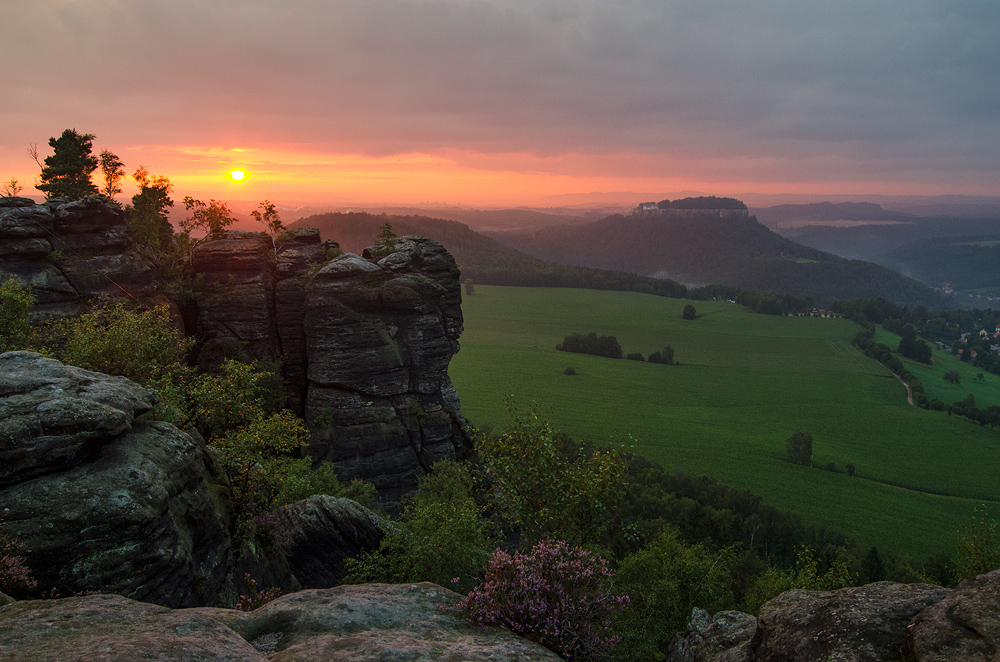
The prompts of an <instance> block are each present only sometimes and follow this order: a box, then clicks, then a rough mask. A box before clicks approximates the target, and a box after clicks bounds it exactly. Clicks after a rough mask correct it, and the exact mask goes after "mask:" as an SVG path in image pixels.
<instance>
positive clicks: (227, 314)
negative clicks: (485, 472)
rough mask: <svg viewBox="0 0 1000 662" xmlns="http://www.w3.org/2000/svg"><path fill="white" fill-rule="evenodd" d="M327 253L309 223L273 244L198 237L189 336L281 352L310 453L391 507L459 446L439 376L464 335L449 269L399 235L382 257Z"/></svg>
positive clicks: (455, 405) (458, 429) (455, 412)
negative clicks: (196, 289) (370, 486)
mask: <svg viewBox="0 0 1000 662" xmlns="http://www.w3.org/2000/svg"><path fill="white" fill-rule="evenodd" d="M334 253H339V250H338V247H337V244H336V243H335V242H322V241H321V240H320V236H319V232H318V231H317V230H315V229H313V228H308V229H298V230H294V231H292V232H291V233H289V234H288V235H285V236H283V237H282V238H281V240H280V241H279V242H278V246H277V249H274V248H273V245H272V244H271V240H270V238H269V237H267V236H266V235H262V234H259V233H245V232H230V233H228V234H227V237H226V238H225V239H221V240H217V241H211V242H206V243H204V244H201V245H200V246H198V247H197V248H195V250H194V252H193V256H192V261H191V268H192V271H193V272H194V273H195V274H196V278H200V279H201V287H202V289H201V292H200V293H198V294H197V295H196V296H195V301H194V305H195V306H196V313H195V315H194V317H195V318H196V324H195V327H194V328H195V333H196V334H197V335H198V336H199V337H200V338H201V339H202V340H211V339H219V338H235V339H237V340H240V341H242V342H243V343H245V345H246V348H247V350H248V351H249V352H250V354H251V355H252V356H254V357H255V358H264V359H274V358H278V357H280V358H281V359H282V360H283V362H284V368H285V376H286V380H287V382H288V385H289V389H290V392H291V405H292V407H293V409H296V410H297V411H299V412H300V413H303V414H304V416H305V419H306V422H307V423H308V425H309V427H310V428H311V429H312V431H313V443H312V445H311V447H310V449H309V452H310V454H311V455H312V457H313V458H314V459H315V460H316V461H317V462H319V461H327V460H328V461H332V462H334V463H335V464H336V465H337V468H338V474H339V475H340V476H341V478H342V479H344V480H348V481H349V480H352V479H354V478H360V479H363V480H367V481H370V482H372V483H374V484H375V486H376V487H377V488H378V490H379V494H380V496H381V497H382V498H383V499H384V500H385V501H386V502H388V503H392V502H396V501H398V500H399V498H400V497H401V496H402V495H404V494H406V493H408V492H412V491H413V490H414V489H415V488H416V484H417V477H418V476H419V475H420V474H422V473H424V472H426V471H427V470H428V469H429V468H430V466H431V465H432V464H433V463H434V462H435V461H437V460H439V459H442V458H450V459H455V458H459V457H462V456H463V455H464V454H465V453H466V452H467V450H468V449H469V448H470V447H471V441H470V439H469V436H468V433H467V432H466V431H465V427H466V425H467V422H466V421H465V419H464V418H463V417H462V414H461V410H460V404H459V399H458V395H457V394H456V393H455V389H454V387H453V386H452V384H451V381H450V380H449V378H448V363H449V361H450V360H451V357H452V356H454V354H455V352H457V351H458V337H459V336H460V335H461V333H462V310H461V291H460V286H459V280H458V278H459V272H458V268H457V267H456V265H455V261H454V259H453V258H452V257H451V255H450V254H448V252H447V251H445V250H444V248H443V247H442V246H441V245H440V244H438V243H437V242H435V241H432V240H430V239H425V238H423V237H418V236H410V237H400V238H397V239H396V240H395V244H394V250H393V252H391V253H390V254H388V255H385V256H382V257H379V256H373V255H372V254H371V253H368V255H369V256H368V257H362V256H359V255H354V254H351V253H344V254H339V255H337V256H336V257H334V258H333V259H330V255H331V254H334ZM321 265H325V266H323V267H322V268H321V269H320V268H319V267H320V266H321Z"/></svg>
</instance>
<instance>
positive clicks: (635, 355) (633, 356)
mask: <svg viewBox="0 0 1000 662" xmlns="http://www.w3.org/2000/svg"><path fill="white" fill-rule="evenodd" d="M625 358H626V359H628V360H629V361H645V360H646V357H645V356H643V355H642V354H641V353H640V352H629V354H628V355H627V356H626V357H625Z"/></svg>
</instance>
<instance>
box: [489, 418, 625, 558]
mask: <svg viewBox="0 0 1000 662" xmlns="http://www.w3.org/2000/svg"><path fill="white" fill-rule="evenodd" d="M508 404H509V403H508ZM510 410H511V416H512V417H513V419H514V424H513V425H512V426H511V427H510V428H508V429H507V430H505V431H504V433H503V434H501V435H500V436H498V437H490V436H486V435H482V434H480V435H478V436H477V438H476V447H477V449H478V451H479V457H480V460H481V462H482V467H481V470H482V472H483V474H484V476H483V478H484V482H485V483H486V484H487V485H489V486H490V491H489V493H488V495H487V499H488V500H489V502H490V504H491V506H492V507H493V508H495V510H496V512H497V513H498V514H500V515H501V516H502V517H503V518H505V519H506V520H507V521H508V522H509V523H511V524H513V525H517V526H520V527H521V533H522V535H523V536H524V539H525V540H527V541H528V543H534V542H537V541H539V540H541V539H543V538H547V537H552V538H557V539H560V540H566V541H569V542H572V543H575V544H585V543H588V542H593V541H596V540H597V539H599V537H600V536H601V535H602V534H603V532H604V530H605V529H606V528H607V527H608V525H609V519H608V514H609V513H610V511H611V509H612V508H614V507H615V505H616V504H617V503H618V501H619V499H620V498H621V496H622V494H623V493H624V490H625V473H626V471H627V470H628V465H629V462H630V461H631V458H630V456H629V455H628V454H627V453H626V452H625V450H624V449H604V450H597V451H594V452H593V453H583V452H579V450H580V446H579V445H574V446H575V447H574V448H573V449H572V450H574V451H577V452H575V453H574V454H573V455H572V456H571V455H570V454H569V453H566V452H562V451H561V449H560V444H559V442H558V441H557V438H556V437H557V434H556V432H555V431H554V430H553V429H552V428H551V427H550V426H549V424H548V422H547V421H545V420H542V419H541V418H540V416H539V413H538V410H537V409H532V410H530V411H529V412H528V414H527V415H526V416H525V417H524V418H523V419H522V418H520V417H519V416H518V414H517V412H516V410H515V409H514V408H513V406H512V405H510ZM567 441H570V440H568V438H567ZM570 443H572V442H571V441H570Z"/></svg>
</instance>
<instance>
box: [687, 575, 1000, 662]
mask: <svg viewBox="0 0 1000 662" xmlns="http://www.w3.org/2000/svg"><path fill="white" fill-rule="evenodd" d="M998 581H1000V571H997V572H996V573H991V575H984V576H983V577H980V578H979V579H977V580H974V581H972V582H966V583H964V584H962V586H961V587H960V589H961V588H962V587H965V590H964V591H963V592H962V593H959V590H956V591H955V592H954V593H953V592H952V591H951V589H947V588H942V587H940V586H931V585H929V584H897V583H894V582H876V583H874V584H868V585H866V586H859V587H854V588H844V589H839V590H836V591H805V590H793V591H786V592H785V593H782V594H781V595H779V596H778V597H776V598H774V599H773V600H771V601H769V602H767V603H765V604H764V605H763V606H762V607H761V609H760V616H759V617H758V618H754V617H753V616H750V615H749V614H741V613H740V612H720V613H718V614H716V615H715V616H714V617H712V618H709V616H708V614H706V613H705V612H704V611H702V610H700V609H695V610H694V612H693V613H692V615H691V621H690V623H689V624H688V628H687V631H686V632H684V633H682V634H680V635H678V636H677V637H675V638H674V640H673V641H672V642H671V646H670V654H669V656H668V658H667V660H668V662H821V661H822V662H827V661H831V660H835V661H839V662H876V661H878V662H898V661H899V660H904V659H905V660H918V661H923V660H935V661H937V660H969V661H970V662H971V661H973V660H976V661H978V660H995V659H997V658H996V650H997V649H996V642H997V638H996V636H997V632H998V630H1000V627H998V626H1000V619H998V617H997V600H998V598H997V595H998V593H997V588H998V586H997V583H998ZM959 613H960V614H961V615H959ZM911 623H912V625H911ZM963 628H967V629H968V631H963ZM977 656H978V657H977Z"/></svg>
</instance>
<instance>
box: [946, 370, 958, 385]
mask: <svg viewBox="0 0 1000 662" xmlns="http://www.w3.org/2000/svg"><path fill="white" fill-rule="evenodd" d="M944 380H945V381H946V382H951V383H952V384H955V385H956V386H957V385H958V384H959V383H960V382H961V381H962V375H960V374H959V372H958V370H949V371H948V372H946V373H944Z"/></svg>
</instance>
